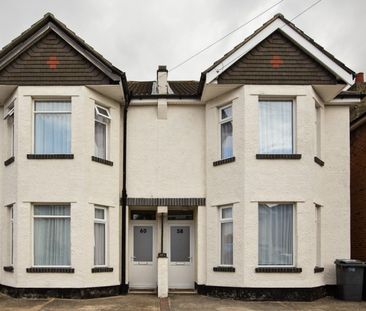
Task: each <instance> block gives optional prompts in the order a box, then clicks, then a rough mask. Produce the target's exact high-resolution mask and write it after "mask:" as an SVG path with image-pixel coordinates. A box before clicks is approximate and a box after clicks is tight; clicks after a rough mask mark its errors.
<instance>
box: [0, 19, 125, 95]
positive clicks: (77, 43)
mask: <svg viewBox="0 0 366 311" xmlns="http://www.w3.org/2000/svg"><path fill="white" fill-rule="evenodd" d="M50 33H55V34H56V35H57V36H58V37H60V38H61V39H62V40H63V42H64V43H66V44H68V45H69V46H71V47H72V48H73V49H74V50H76V51H77V52H78V53H79V54H80V55H81V56H82V58H83V59H85V60H87V61H88V62H89V63H91V64H93V66H95V67H96V68H98V70H99V71H100V72H102V73H103V74H104V75H105V76H106V77H108V79H109V80H110V83H111V84H118V83H119V82H120V81H122V86H123V88H124V91H125V94H126V92H127V83H126V76H125V73H124V72H122V71H121V70H119V69H118V68H116V67H115V66H113V65H112V64H111V63H110V62H109V61H108V60H106V59H105V58H104V57H103V56H102V55H101V54H99V53H98V52H97V51H95V50H94V49H93V48H92V47H91V46H90V45H88V44H87V43H86V42H85V41H84V40H83V39H81V38H80V37H79V36H77V35H76V34H75V33H74V32H73V31H71V30H70V29H68V28H67V27H66V26H65V25H64V24H63V23H62V22H60V21H59V20H58V19H56V18H55V17H54V16H53V15H52V14H51V13H47V14H46V15H44V17H43V18H42V19H41V20H39V21H38V22H36V23H35V24H33V25H32V26H31V27H30V28H29V29H27V30H26V31H24V32H23V33H22V34H21V35H19V36H18V37H17V38H15V39H14V40H12V41H11V42H10V43H9V44H8V45H6V46H5V47H3V49H2V50H1V51H0V72H1V71H3V70H4V69H6V68H7V66H8V65H9V64H11V63H12V62H14V61H15V60H16V59H17V58H18V57H19V56H21V55H22V53H24V52H25V51H28V49H30V48H31V47H33V46H34V45H35V44H36V43H37V42H40V40H42V39H44V38H45V37H47V36H48V35H49V34H50ZM36 56H37V55H36ZM104 82H105V81H103V83H104ZM0 84H1V82H0ZM84 84H86V83H84Z"/></svg>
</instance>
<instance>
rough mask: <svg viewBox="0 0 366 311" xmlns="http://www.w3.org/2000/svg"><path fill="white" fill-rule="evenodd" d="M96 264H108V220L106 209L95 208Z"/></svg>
mask: <svg viewBox="0 0 366 311" xmlns="http://www.w3.org/2000/svg"><path fill="white" fill-rule="evenodd" d="M94 215H95V216H94V217H95V219H94V265H95V266H105V265H106V244H107V232H106V230H107V221H106V217H105V216H106V209H105V208H95V209H94Z"/></svg>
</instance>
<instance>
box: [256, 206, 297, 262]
mask: <svg viewBox="0 0 366 311" xmlns="http://www.w3.org/2000/svg"><path fill="white" fill-rule="evenodd" d="M260 204H274V205H277V204H286V205H292V234H293V236H292V252H293V254H292V265H261V264H259V205H260ZM296 219H297V206H296V203H295V202H258V243H257V254H258V259H257V264H258V267H266V268H294V267H296V266H297V264H296V262H297V226H296Z"/></svg>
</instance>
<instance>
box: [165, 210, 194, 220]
mask: <svg viewBox="0 0 366 311" xmlns="http://www.w3.org/2000/svg"><path fill="white" fill-rule="evenodd" d="M168 220H193V211H177V210H169V211H168Z"/></svg>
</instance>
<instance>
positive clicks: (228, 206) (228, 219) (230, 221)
mask: <svg viewBox="0 0 366 311" xmlns="http://www.w3.org/2000/svg"><path fill="white" fill-rule="evenodd" d="M229 208H230V209H231V218H222V212H223V210H225V209H229ZM223 223H232V224H233V263H232V264H231V265H227V264H223V263H221V258H222V254H221V245H222V241H221V238H222V235H221V231H222V229H221V228H222V224H223ZM219 241H220V243H219V263H220V264H219V266H220V267H233V266H234V206H233V205H223V206H220V207H219Z"/></svg>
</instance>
